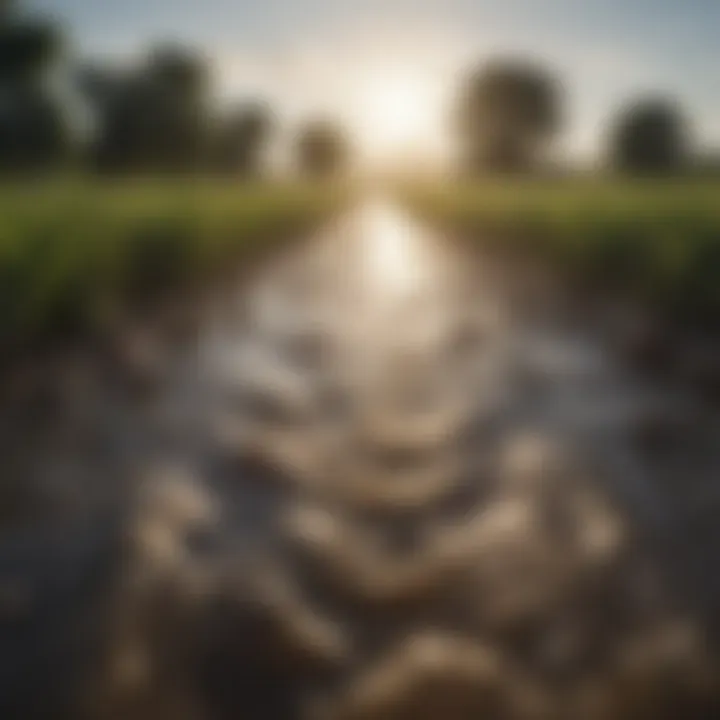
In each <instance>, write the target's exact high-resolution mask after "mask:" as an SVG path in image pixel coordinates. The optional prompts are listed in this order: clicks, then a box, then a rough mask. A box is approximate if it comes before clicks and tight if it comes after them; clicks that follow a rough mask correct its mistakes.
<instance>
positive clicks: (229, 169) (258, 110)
mask: <svg viewBox="0 0 720 720" xmlns="http://www.w3.org/2000/svg"><path fill="white" fill-rule="evenodd" d="M273 125H274V123H273V118H272V115H271V113H270V110H269V108H267V107H266V106H264V105H261V104H251V105H241V106H239V107H236V108H234V109H232V110H230V111H229V112H228V113H226V114H225V116H224V117H222V118H221V119H220V121H219V123H218V126H217V128H216V131H215V139H214V143H213V157H214V161H213V164H214V166H215V167H216V168H217V169H218V170H220V171H221V172H224V173H228V174H231V175H237V176H239V177H244V178H251V177H257V176H258V175H260V173H261V170H262V161H263V154H264V152H265V149H266V145H267V141H268V140H269V138H270V135H271V133H272V130H273Z"/></svg>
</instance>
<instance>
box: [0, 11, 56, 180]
mask: <svg viewBox="0 0 720 720" xmlns="http://www.w3.org/2000/svg"><path fill="white" fill-rule="evenodd" d="M62 49H63V38H62V35H61V33H60V31H59V30H58V29H57V28H56V27H55V26H54V25H53V24H51V23H48V22H44V21H41V20H34V19H28V18H25V17H23V16H21V15H18V14H17V13H15V12H14V7H13V5H12V4H11V3H7V2H6V3H3V4H2V5H0V170H2V171H25V170H39V169H43V168H46V167H48V166H50V165H52V164H55V163H57V162H58V161H60V160H61V159H62V158H63V157H64V156H65V151H66V149H67V147H68V143H69V131H68V126H67V123H66V121H65V116H64V113H63V110H62V107H61V106H60V103H59V102H58V101H57V100H56V99H55V98H53V96H52V94H51V92H50V90H49V87H48V79H49V75H50V73H51V71H52V70H53V68H54V66H55V64H56V62H57V61H58V60H59V59H60V56H61V54H62Z"/></svg>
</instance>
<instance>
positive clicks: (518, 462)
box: [0, 200, 717, 720]
mask: <svg viewBox="0 0 720 720" xmlns="http://www.w3.org/2000/svg"><path fill="white" fill-rule="evenodd" d="M573 310H574V308H571V307H570V308H568V307H567V302H566V301H565V302H558V299H557V298H556V297H553V293H552V292H549V291H548V288H547V287H543V284H542V283H539V284H538V287H537V288H536V287H535V286H534V285H533V283H532V282H531V279H530V278H529V277H526V276H521V275H520V274H519V273H518V272H517V271H515V270H509V269H508V268H507V267H506V266H505V264H504V263H503V262H500V261H498V260H495V259H491V258H489V257H478V256H477V255H476V254H474V253H470V252H469V251H468V250H467V249H466V248H463V247H462V246H460V245H459V244H457V243H453V242H451V241H450V240H449V239H447V238H444V237H442V236H441V235H438V234H437V233H434V232H430V231H429V230H427V229H425V228H423V227H420V226H419V225H417V224H416V223H414V222H413V221H412V220H411V219H410V218H409V217H407V216H406V215H405V214H404V213H403V212H402V211H401V210H400V209H398V208H396V207H394V206H393V205H391V204H389V203H386V202H384V201H382V200H370V201H367V202H365V203H364V204H362V205H361V206H359V207H358V208H356V209H355V210H354V211H353V212H352V213H350V214H348V215H347V216H346V217H343V218H341V219H339V220H338V221H337V222H335V223H332V224H331V225H330V226H329V227H328V228H326V229H325V231H324V232H322V233H321V234H320V235H319V236H318V237H316V238H314V239H312V241H311V242H309V243H306V244H304V245H301V246H298V247H297V248H295V249H294V250H292V251H290V252H285V253H284V254H283V255H282V256H281V257H279V258H277V259H276V260H275V261H273V262H272V263H271V264H270V265H269V266H268V267H267V268H265V269H264V270H263V271H262V272H261V273H259V275H258V276H257V277H256V278H255V279H254V280H253V282H252V284H251V285H250V286H247V285H243V286H242V287H239V288H238V289H237V291H236V293H234V295H232V294H231V296H229V297H228V296H223V298H222V300H221V302H217V303H215V304H214V305H213V307H212V308H211V309H210V312H209V313H208V315H207V319H206V320H205V322H204V323H203V325H202V329H201V332H200V334H199V336H198V337H197V338H196V340H195V342H194V343H192V345H191V347H190V348H187V347H186V348H185V349H184V350H183V351H177V352H173V353H171V354H168V353H167V351H166V352H165V353H164V354H163V352H162V351H160V350H157V349H153V348H152V347H150V349H148V347H146V346H144V345H143V343H142V342H140V343H139V345H140V350H138V351H137V354H139V356H140V360H139V361H137V362H136V363H135V367H136V373H135V376H134V379H133V378H131V380H129V381H128V383H129V384H128V383H123V382H119V381H118V377H117V375H113V374H112V373H110V376H109V377H108V376H107V375H102V374H101V375H100V376H98V375H97V374H96V373H93V372H91V371H90V370H89V369H88V368H87V367H85V366H83V365H82V363H81V364H80V367H79V368H77V369H76V370H75V372H74V374H72V373H71V375H72V377H73V378H74V383H71V388H72V392H71V394H70V398H71V402H69V403H68V402H65V403H60V409H59V410H58V409H56V410H55V411H54V415H53V416H52V417H53V418H54V419H50V420H47V418H46V422H45V425H48V426H49V427H48V428H44V429H43V430H42V431H40V430H38V428H37V427H35V426H36V425H37V423H36V422H35V420H36V419H37V416H38V411H36V412H35V414H34V415H32V417H31V419H30V420H29V421H28V423H29V424H30V425H32V426H33V428H34V429H33V430H32V432H33V433H37V438H38V439H37V444H36V445H35V447H36V452H34V453H31V454H29V455H30V456H28V453H27V452H23V453H20V452H13V449H12V448H11V447H8V449H7V452H6V453H5V456H6V458H8V459H9V460H11V461H12V462H10V463H9V465H8V467H10V468H11V474H12V477H11V478H10V480H11V481H12V482H14V483H16V485H18V484H19V486H21V487H23V488H25V489H24V492H25V493H26V496H27V497H26V496H23V497H24V498H25V504H26V505H27V504H28V503H30V502H31V501H32V504H33V507H35V508H41V509H42V511H40V510H37V509H36V511H35V512H34V514H33V513H30V516H29V517H28V520H27V521H25V522H24V523H23V524H22V526H21V527H20V528H13V529H12V530H10V529H8V530H7V531H6V532H5V533H4V536H3V542H2V545H1V546H0V590H2V592H0V710H2V712H1V713H0V714H1V715H2V717H3V718H4V717H13V718H14V717H18V718H20V717H23V718H24V717H60V716H63V715H61V710H62V711H64V712H65V713H66V715H64V716H67V717H70V718H76V717H77V718H80V717H83V718H84V717H90V718H106V717H107V718H129V717H133V718H135V717H137V718H144V717H148V718H149V717H152V718H165V717H167V718H236V717H246V718H293V717H311V718H314V717H318V718H327V719H328V720H335V719H336V718H338V719H339V718H357V719H364V718H368V720H369V719H370V718H387V719H388V720H394V719H395V718H408V719H409V718H413V719H415V718H418V719H422V718H433V719H435V718H438V717H445V718H446V719H447V720H455V719H457V720H464V719H465V718H467V719H471V718H472V719H474V718H479V717H492V718H518V719H519V720H524V719H525V718H536V717H537V718H541V717H542V718H548V719H554V718H568V719H570V718H632V719H633V720H635V719H637V718H645V717H647V718H661V717H667V718H687V717H711V716H713V715H712V714H711V713H712V709H711V704H710V703H711V700H712V695H713V692H712V690H713V689H714V685H715V670H714V663H713V661H712V652H711V648H710V647H709V645H710V642H709V640H710V636H709V631H710V629H711V625H712V623H711V620H712V617H713V608H714V597H715V595H714V594H713V593H714V590H713V583H712V582H711V581H710V580H709V578H708V576H709V575H710V574H711V573H709V572H708V568H711V567H712V563H713V559H714V555H713V553H712V552H711V550H712V545H713V542H714V540H715V539H716V535H717V534H716V533H715V532H714V531H713V529H712V528H713V527H714V517H715V514H713V508H712V502H713V497H714V488H713V483H712V481H713V477H714V471H715V470H716V468H717V463H716V459H717V458H715V457H713V453H712V452H704V453H703V452H701V449H700V445H702V446H703V448H705V449H706V450H707V448H712V447H713V442H712V440H713V439H714V438H713V436H712V431H711V429H709V428H710V427H711V423H710V422H709V420H708V415H707V414H703V412H701V411H700V410H699V409H698V408H697V407H696V406H695V405H694V404H693V403H692V402H691V401H689V400H687V398H684V397H677V396H676V395H675V394H672V393H670V392H669V391H667V390H666V389H663V390H660V389H658V388H654V387H651V386H650V385H648V384H646V383H643V382H641V380H640V379H638V378H637V377H632V376H630V375H629V374H628V373H626V372H624V371H623V370H622V367H621V364H620V363H619V362H618V360H617V358H615V357H613V355H612V353H611V352H610V350H609V349H608V347H607V345H606V344H605V343H603V342H602V341H601V340H600V337H601V336H600V334H599V332H598V329H597V327H595V326H593V325H592V324H591V323H589V322H588V320H587V318H584V319H583V316H582V313H578V312H574V311H573ZM39 414H40V416H43V417H45V416H46V415H47V413H45V414H44V413H43V412H42V411H39ZM18 422H19V421H18ZM18 427H19V428H20V432H21V434H22V435H23V437H26V438H27V437H28V433H30V430H29V429H27V428H25V426H23V425H22V424H20V425H18ZM699 429H703V431H704V433H705V435H707V434H708V433H709V435H710V437H709V439H708V438H706V437H705V435H703V438H704V440H705V442H704V444H703V443H700V442H699V439H698V438H699V435H702V434H703V433H699ZM8 433H9V429H8V430H7V432H6V433H5V434H6V436H8V437H11V434H8ZM33 437H34V435H33ZM715 437H717V436H715ZM658 438H659V440H658ZM28 488H29V489H28ZM21 495H22V493H21ZM33 517H34V518H35V519H36V521H35V522H32V521H31V519H32V518H33ZM38 518H41V520H37V519H38ZM693 713H695V714H694V715H693ZM702 713H705V714H704V715H703V714H702Z"/></svg>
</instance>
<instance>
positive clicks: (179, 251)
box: [0, 180, 342, 356]
mask: <svg viewBox="0 0 720 720" xmlns="http://www.w3.org/2000/svg"><path fill="white" fill-rule="evenodd" d="M341 195H342V191H340V190H335V189H330V188H328V187H327V186H321V185H303V186H299V185H286V186H262V185H249V186H248V185H243V184H238V183H231V182H224V183H223V182H211V181H190V180H186V181H174V182H169V181H164V182H159V181H158V182H149V181H148V182H140V181H137V180H136V181H133V182H127V183H122V182H112V183H105V184H103V183H101V182H98V181H97V180H94V181H79V180H78V181H77V182H67V181H65V182H54V183H52V182H44V183H42V184H29V183H28V184H25V185H19V184H14V185H10V184H8V185H6V186H0V354H2V355H4V356H7V355H8V354H10V353H12V352H13V351H17V350H22V348H24V347H27V346H28V345H29V344H33V343H36V342H38V341H40V342H42V341H44V340H46V339H47V338H48V337H49V336H50V335H53V334H56V333H67V332H72V331H82V332H88V331H93V330H95V329H97V328H98V326H99V325H100V324H102V323H103V322H105V321H106V320H107V318H108V317H111V316H116V315H117V314H118V313H124V312H126V311H128V310H129V309H130V308H132V307H133V306H137V305H141V304H142V303H143V302H145V301H146V300H148V299H150V298H151V297H154V296H156V295H157V294H160V293H164V292H167V291H169V290H171V289H173V288H177V287H183V288H184V289H187V288H188V287H189V286H195V285H197V284H198V283H200V282H203V281H206V280H208V279H209V278H213V277H218V275H219V274H220V273H222V272H224V271H227V270H229V269H232V268H237V266H238V263H242V262H243V261H244V260H245V259H247V258H248V257H249V256H250V255H252V254H253V252H252V251H253V250H254V249H257V248H261V247H267V246H268V244H269V243H270V242H271V241H277V240H279V239H281V238H282V237H286V236H287V235H288V234H289V233H295V232H301V231H302V230H303V229H305V228H307V227H309V226H310V225H314V224H316V223H317V222H319V221H320V220H321V219H323V218H324V217H326V216H327V215H328V214H329V213H330V212H332V211H333V210H334V209H336V207H337V204H338V203H339V202H340V200H341ZM229 263H232V264H229Z"/></svg>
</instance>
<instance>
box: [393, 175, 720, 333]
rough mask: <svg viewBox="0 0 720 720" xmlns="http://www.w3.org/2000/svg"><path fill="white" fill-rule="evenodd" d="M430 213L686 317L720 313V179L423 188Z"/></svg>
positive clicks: (411, 197)
mask: <svg viewBox="0 0 720 720" xmlns="http://www.w3.org/2000/svg"><path fill="white" fill-rule="evenodd" d="M406 199H407V201H408V203H409V204H410V206H411V207H412V208H413V209H414V210H415V211H416V212H417V213H418V214H419V215H420V216H422V217H423V218H424V219H427V220H431V221H432V222H434V223H436V224H439V225H442V226H444V227H447V228H449V229H453V230H457V231H458V232H461V233H462V234H464V235H468V236H470V237H474V238H477V239H478V241H482V242H495V243H500V244H501V245H502V246H504V247H510V248H513V249H519V250H522V251H534V252H541V253H542V254H543V255H544V257H547V258H548V259H549V260H550V261H551V262H552V263H553V264H554V266H556V267H558V268H560V269H562V270H564V271H566V272H569V273H570V274H571V275H573V276H574V277H578V278H579V279H581V280H582V281H583V282H587V283H592V284H596V283H597V284H599V285H601V286H602V287H604V288H605V289H607V290H609V291H612V292H614V293H619V294H622V295H626V296H630V297H633V298H638V299H640V300H641V301H643V302H647V303H648V304H650V305H651V306H652V307H654V308H657V309H658V310H661V311H662V312H667V313H668V314H669V315H671V316H673V317H677V318H680V319H682V320H691V321H694V322H698V323H703V324H704V323H711V322H717V320H718V318H720V182H718V181H711V180H706V181H701V180H691V179H688V180H674V181H670V180H668V181H660V180H644V181H640V180H638V181H628V180H612V179H606V180H599V179H594V180H591V179H572V180H571V179H562V180H524V181H523V180H518V179H515V180H509V179H508V180H507V181H500V180H494V181H488V182H486V183H474V184H459V183H458V184H450V183H449V184H446V185H434V186H424V187H421V186H416V187H413V188H411V189H410V190H408V191H407V192H406Z"/></svg>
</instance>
